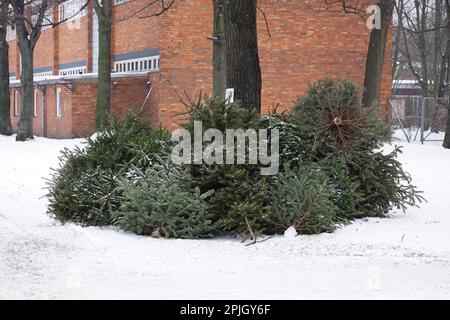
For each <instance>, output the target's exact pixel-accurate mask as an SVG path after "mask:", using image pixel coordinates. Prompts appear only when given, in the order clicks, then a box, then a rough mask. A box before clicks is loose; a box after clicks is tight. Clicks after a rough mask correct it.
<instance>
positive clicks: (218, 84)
mask: <svg viewBox="0 0 450 320" xmlns="http://www.w3.org/2000/svg"><path fill="white" fill-rule="evenodd" d="M212 1H213V6H214V20H213V21H214V22H213V23H214V26H213V37H212V39H211V40H213V43H214V44H213V95H214V96H215V97H219V98H222V99H224V98H225V90H226V88H227V60H226V59H227V56H226V50H225V35H224V32H225V25H224V11H223V0H212Z"/></svg>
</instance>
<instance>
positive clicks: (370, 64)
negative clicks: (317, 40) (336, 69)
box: [325, 0, 395, 107]
mask: <svg viewBox="0 0 450 320" xmlns="http://www.w3.org/2000/svg"><path fill="white" fill-rule="evenodd" d="M325 2H326V3H327V4H336V3H341V4H342V10H343V11H344V12H345V13H350V14H357V15H360V16H362V17H366V18H368V17H369V15H368V13H367V8H366V6H365V5H366V4H367V2H364V1H359V0H354V1H351V0H325ZM377 6H378V8H379V11H380V12H379V13H380V17H381V21H380V25H379V27H378V26H377V27H374V28H373V29H372V31H371V33H370V40H369V47H368V50H367V59H366V70H365V76H364V92H363V106H365V107H373V106H378V105H379V104H380V92H381V82H382V79H383V66H384V63H385V59H384V58H385V53H386V45H387V41H388V36H389V30H390V27H391V23H392V16H393V12H394V8H395V0H378V1H377Z"/></svg>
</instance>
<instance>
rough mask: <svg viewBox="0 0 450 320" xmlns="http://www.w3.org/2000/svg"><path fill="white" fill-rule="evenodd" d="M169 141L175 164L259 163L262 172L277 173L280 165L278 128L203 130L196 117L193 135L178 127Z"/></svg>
mask: <svg viewBox="0 0 450 320" xmlns="http://www.w3.org/2000/svg"><path fill="white" fill-rule="evenodd" d="M269 140H270V141H269ZM172 141H173V142H175V144H176V145H175V146H174V148H173V149H172V162H173V163H175V164H177V165H182V164H189V165H214V164H218V165H223V164H225V165H259V166H260V169H261V175H264V176H270V175H276V174H278V171H279V168H280V132H279V130H278V129H271V130H268V129H260V130H255V129H247V130H244V129H227V130H226V131H225V132H222V131H220V130H218V129H208V130H206V131H205V132H203V123H202V122H201V121H195V122H194V132H193V136H192V135H191V133H190V132H189V131H188V130H186V129H179V130H177V131H175V132H174V133H173V135H172ZM269 149H270V152H269Z"/></svg>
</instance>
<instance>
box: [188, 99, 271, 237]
mask: <svg viewBox="0 0 450 320" xmlns="http://www.w3.org/2000/svg"><path fill="white" fill-rule="evenodd" d="M187 115H188V117H189V119H188V120H189V121H188V122H187V123H186V125H185V126H184V127H185V128H186V129H187V130H188V131H190V132H191V134H193V130H194V121H202V123H203V130H207V129H209V128H215V129H218V130H220V131H221V132H225V131H226V129H244V130H247V129H250V128H252V129H258V127H259V125H260V122H259V116H258V114H256V113H255V112H253V111H248V110H246V109H244V108H242V107H241V106H240V105H239V104H238V103H232V104H226V103H225V101H222V100H218V99H207V98H205V99H198V100H197V101H195V102H191V103H190V105H188V110H187ZM247 150H248V146H247ZM225 151H226V148H225ZM190 173H191V176H192V181H193V185H194V186H195V187H198V188H199V189H200V190H201V192H202V193H204V192H208V191H209V190H214V191H215V193H214V195H212V196H211V197H210V198H208V210H209V211H210V212H211V213H212V214H214V216H215V217H216V218H217V219H218V220H220V221H221V227H222V230H223V231H225V232H229V233H231V234H232V235H236V236H242V237H244V238H255V237H256V236H257V235H259V234H261V233H262V232H263V231H264V228H263V225H264V224H265V223H266V221H267V213H268V206H267V200H268V194H269V191H268V183H267V179H266V178H265V177H263V176H261V174H260V169H259V168H258V167H257V166H254V165H237V164H236V165H212V166H206V165H202V166H198V165H193V166H191V167H190Z"/></svg>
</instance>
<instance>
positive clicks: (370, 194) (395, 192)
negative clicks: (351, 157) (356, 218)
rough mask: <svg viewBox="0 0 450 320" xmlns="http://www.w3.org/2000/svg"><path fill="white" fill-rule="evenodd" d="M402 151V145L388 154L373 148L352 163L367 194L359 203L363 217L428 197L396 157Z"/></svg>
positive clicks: (361, 186)
mask: <svg viewBox="0 0 450 320" xmlns="http://www.w3.org/2000/svg"><path fill="white" fill-rule="evenodd" d="M400 153H401V149H400V148H395V150H394V151H393V152H391V153H389V154H383V153H382V152H371V153H369V154H367V156H366V157H365V158H364V159H358V161H355V162H353V163H351V164H350V170H351V171H352V172H353V175H354V176H355V177H357V179H358V180H359V181H360V189H361V191H362V193H363V195H364V197H363V200H362V202H361V203H360V205H359V207H360V211H361V215H360V217H366V216H369V217H385V216H386V215H387V214H388V213H389V211H390V210H391V209H393V208H394V207H395V208H397V209H402V210H406V209H407V207H408V206H417V205H418V204H419V203H421V202H422V201H424V200H425V199H424V198H423V197H422V195H421V194H422V192H420V191H418V190H417V187H415V186H414V185H413V184H412V178H411V176H410V175H409V174H408V173H407V172H405V171H404V170H403V168H402V164H401V163H400V162H399V161H398V160H397V157H398V155H399V154H400Z"/></svg>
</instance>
